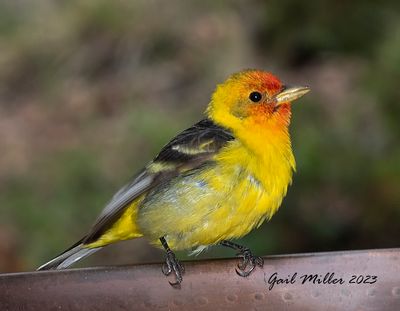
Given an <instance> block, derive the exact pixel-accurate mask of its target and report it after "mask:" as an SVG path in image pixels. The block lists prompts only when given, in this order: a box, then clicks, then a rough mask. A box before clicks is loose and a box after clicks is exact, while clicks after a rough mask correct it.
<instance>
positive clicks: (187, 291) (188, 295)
mask: <svg viewBox="0 0 400 311" xmlns="http://www.w3.org/2000/svg"><path fill="white" fill-rule="evenodd" d="M236 264H237V260H235V259H234V260H231V259H229V260H213V261H197V262H185V266H186V274H185V276H184V280H183V283H182V286H181V288H180V289H176V288H172V287H171V286H170V285H169V284H168V282H167V278H166V277H165V276H164V275H162V273H161V271H160V265H159V264H149V265H136V266H123V267H106V268H90V269H71V270H64V271H48V272H47V271H46V272H32V273H15V274H3V275H0V310H2V311H3V310H400V249H386V250H369V251H351V252H333V253H317V254H299V255H287V256H270V257H265V265H264V268H263V269H261V268H257V269H256V270H255V271H254V273H253V274H252V275H251V276H250V277H248V278H241V277H239V276H238V275H236V273H235V266H236ZM275 272H276V273H277V274H278V277H279V278H288V280H287V283H289V284H275V285H274V287H273V288H272V290H269V287H270V285H271V284H270V283H271V281H272V279H273V275H274V273H275ZM296 272H297V274H295V273H296ZM327 273H328V276H327V277H325V275H326V274H327ZM329 273H334V274H329ZM310 274H311V275H314V274H317V275H318V278H316V279H315V281H316V282H315V284H314V282H312V281H310V282H306V283H305V284H302V280H303V278H302V276H303V275H310ZM293 275H294V276H293ZM329 275H332V276H331V278H330V279H329ZM353 275H354V276H356V277H353ZM360 276H361V277H360ZM368 276H370V277H368ZM373 276H376V277H377V280H376V282H375V283H373V278H372V277H373ZM324 277H325V282H323V279H324ZM340 278H341V279H342V280H343V284H339V283H336V284H333V283H334V282H335V279H336V280H337V281H336V282H338V280H340ZM352 278H354V281H355V284H350V280H351V279H352ZM328 279H329V281H328ZM318 280H320V281H321V282H322V283H321V284H318ZM357 282H361V284H357ZM364 283H367V284H364ZM368 283H373V284H368Z"/></svg>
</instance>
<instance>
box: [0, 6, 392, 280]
mask: <svg viewBox="0 0 400 311" xmlns="http://www.w3.org/2000/svg"><path fill="white" fill-rule="evenodd" d="M399 12H400V2H399V1H394V0H393V1H379V2H377V1H361V0H355V1H318V0H309V1H295V0H280V1H261V0H253V1H224V2H223V1H211V0H208V1H177V0H173V1H168V2H166V1H156V0H153V1H144V0H142V1H106V0H104V1H77V0H70V1H50V0H39V1H34V2H30V1H5V0H3V1H1V2H0V150H1V151H0V271H3V272H4V271H22V270H32V269H34V268H36V267H37V266H38V265H40V264H42V263H43V262H45V261H47V260H49V259H51V258H52V257H53V256H54V255H56V254H58V253H59V252H60V251H62V250H64V249H65V248H67V247H68V246H70V244H72V243H74V242H75V241H76V240H77V239H79V238H80V237H81V236H82V235H83V234H85V232H86V230H87V229H88V228H89V226H90V225H91V223H92V222H93V221H94V219H95V218H96V217H97V214H98V213H99V212H100V211H101V209H102V208H103V206H104V204H105V203H106V202H107V201H108V200H109V199H110V197H111V196H112V195H113V193H114V192H115V191H116V190H117V189H118V188H119V187H120V186H122V185H123V184H124V183H125V182H126V181H128V179H129V178H130V177H131V176H132V175H133V174H134V173H135V172H136V171H137V170H138V169H140V168H141V167H142V166H143V165H145V164H146V162H147V161H148V160H150V159H151V158H152V157H153V156H154V155H155V154H156V153H157V152H158V150H159V149H160V148H161V146H162V145H163V144H164V143H166V142H167V141H168V139H169V138H171V137H172V136H173V135H175V134H176V133H177V132H179V131H180V130H183V129H185V128H186V127H188V126H190V125H191V124H192V123H194V122H196V121H197V120H199V119H200V118H202V112H203V111H204V109H205V107H206V105H207V103H208V100H209V97H210V94H211V93H212V91H213V89H214V87H215V85H216V84H217V83H220V82H222V81H223V80H224V79H225V78H226V77H227V76H228V75H229V74H231V73H233V72H236V71H239V70H242V69H245V68H260V69H265V70H269V71H272V72H274V73H275V74H276V75H278V76H279V77H280V78H281V79H282V80H283V81H285V82H287V83H292V84H308V85H310V86H311V88H312V93H310V94H308V95H307V96H306V97H304V98H303V99H302V100H301V101H299V102H298V103H296V104H295V105H294V106H293V110H294V112H293V121H292V126H291V133H292V137H293V147H294V152H295V155H296V158H297V163H298V169H297V173H296V174H295V176H294V183H293V185H292V187H291V188H290V189H289V193H288V196H287V197H286V198H285V200H284V202H283V206H282V208H281V209H280V211H279V212H278V213H277V214H276V216H275V217H274V218H273V219H272V220H271V221H270V222H269V223H267V224H264V225H263V226H262V227H261V228H259V229H258V230H255V231H254V232H252V233H251V234H250V235H248V236H247V237H245V238H244V239H243V241H241V242H243V243H244V244H246V245H247V246H249V247H252V248H253V249H254V250H255V251H256V252H257V253H258V254H277V253H293V252H310V251H327V250H343V249H362V248H379V247H396V246H400V243H399V237H400V226H399V221H400V144H399V143H400V122H399V118H400V86H399V83H400V13H399ZM162 256H163V255H162V252H161V251H159V250H155V249H153V248H152V247H151V246H149V245H148V244H147V243H146V241H145V240H143V239H140V240H135V241H128V242H122V243H119V244H116V245H113V246H110V247H109V248H107V249H105V250H104V251H102V252H99V253H97V254H96V255H94V256H93V258H90V259H89V260H87V261H85V262H83V263H82V265H91V264H96V265H99V264H102V265H105V264H108V265H111V264H124V263H135V262H146V261H161V260H162V258H163V257H162ZM180 256H181V258H186V255H185V253H180ZM202 256H203V257H217V256H233V253H232V252H231V251H229V250H223V249H221V247H215V248H214V249H213V250H211V251H209V252H207V253H205V254H203V255H202Z"/></svg>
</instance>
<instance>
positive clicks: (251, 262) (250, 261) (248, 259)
mask: <svg viewBox="0 0 400 311" xmlns="http://www.w3.org/2000/svg"><path fill="white" fill-rule="evenodd" d="M220 244H221V245H223V246H227V247H230V248H233V249H234V250H236V251H239V253H237V255H238V256H239V257H242V258H243V260H242V262H240V263H239V264H238V266H237V269H235V270H236V273H237V274H238V275H240V276H243V277H246V276H249V275H250V273H251V272H252V271H253V270H254V268H255V267H256V266H259V267H262V266H263V265H264V259H262V257H257V256H254V255H253V254H252V253H251V250H250V249H249V248H247V247H245V246H242V245H239V244H236V243H233V242H231V241H226V240H223V241H221V242H220Z"/></svg>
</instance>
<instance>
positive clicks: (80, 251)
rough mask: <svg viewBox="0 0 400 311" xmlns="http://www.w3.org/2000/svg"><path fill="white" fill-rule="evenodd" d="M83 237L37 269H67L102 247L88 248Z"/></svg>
mask: <svg viewBox="0 0 400 311" xmlns="http://www.w3.org/2000/svg"><path fill="white" fill-rule="evenodd" d="M82 242H83V239H82V240H80V241H78V242H77V243H75V244H74V245H72V246H71V247H70V248H68V249H67V250H66V251H64V252H63V253H61V254H60V255H58V256H57V257H55V258H53V259H52V260H50V261H49V262H46V263H45V264H44V265H41V266H40V267H39V268H37V270H55V269H57V270H59V269H65V268H68V267H69V266H71V265H72V264H74V263H75V262H77V261H79V260H81V259H83V258H85V257H87V256H89V255H91V254H93V253H95V252H97V251H98V250H100V249H101V248H102V247H96V248H88V247H85V246H84V245H83V244H82Z"/></svg>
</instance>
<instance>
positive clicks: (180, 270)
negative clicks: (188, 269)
mask: <svg viewBox="0 0 400 311" xmlns="http://www.w3.org/2000/svg"><path fill="white" fill-rule="evenodd" d="M161 271H162V273H163V274H164V275H166V276H168V275H170V274H171V273H172V271H173V272H174V274H175V278H176V282H170V281H169V284H171V286H173V287H175V286H179V285H180V284H181V283H182V280H183V277H182V275H183V274H184V273H185V268H184V266H183V265H182V264H181V263H180V262H179V260H178V259H177V258H176V256H175V254H174V253H173V252H172V251H167V256H166V259H165V263H164V264H163V265H162V266H161Z"/></svg>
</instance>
